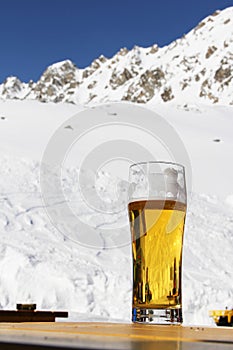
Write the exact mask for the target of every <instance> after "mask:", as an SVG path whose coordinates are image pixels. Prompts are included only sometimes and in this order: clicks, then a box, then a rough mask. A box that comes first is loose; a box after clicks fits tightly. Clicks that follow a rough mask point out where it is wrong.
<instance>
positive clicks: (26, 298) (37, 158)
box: [0, 101, 233, 325]
mask: <svg viewBox="0 0 233 350" xmlns="http://www.w3.org/2000/svg"><path fill="white" fill-rule="evenodd" d="M126 105H127V104H125V105H124V106H125V108H128V110H127V111H128V113H129V112H130V109H131V105H130V106H128V105H127V106H128V107H127V106H126ZM114 108H116V110H117V107H116V106H114V105H112V107H111V111H112V113H113V114H114ZM148 108H150V109H153V110H156V111H157V112H159V113H160V115H162V116H163V117H164V118H165V119H166V120H167V121H168V122H169V123H171V125H173V127H174V128H175V130H176V131H177V132H178V133H179V135H180V137H181V139H182V140H183V142H184V145H185V147H186V148H187V150H188V154H189V157H190V159H191V163H192V171H193V188H192V193H189V206H188V215H187V223H186V230H185V241H184V261H183V307H184V322H185V324H196V325H212V324H213V321H212V320H211V319H210V318H209V316H208V311H209V310H210V309H213V308H225V306H226V305H228V306H229V307H231V306H232V297H233V287H232V283H231V282H232V277H233V276H232V264H233V256H232V254H231V252H232V249H233V199H232V198H233V189H232V162H231V161H230V159H231V158H230V155H231V150H232V146H233V145H232V143H233V140H232V138H231V132H232V130H233V125H232V118H231V115H232V107H227V106H208V105H201V104H198V105H188V106H186V107H185V108H183V106H182V105H180V104H179V105H175V104H173V105H172V104H169V105H164V104H161V105H154V106H153V104H150V105H148ZM84 110H86V111H88V110H89V109H87V108H84V107H82V106H77V105H76V106H75V105H68V104H42V103H39V102H37V101H5V102H3V101H2V102H0V111H1V115H2V116H4V117H5V119H1V120H0V145H1V151H0V152H1V158H0V169H1V179H0V203H1V206H0V234H1V247H0V306H1V308H4V309H11V308H15V304H16V303H18V302H24V303H27V302H35V303H37V307H38V308H39V309H56V310H58V309H60V310H68V311H69V312H70V318H69V320H73V321H78V320H105V321H106V320H108V321H109V320H110V321H118V322H119V321H122V322H129V321H130V312H131V282H132V280H131V268H132V266H131V251H130V244H129V240H130V233H129V227H128V226H127V225H128V224H127V223H128V218H127V213H126V212H125V213H124V214H122V213H121V216H119V215H118V214H113V216H112V218H111V220H112V221H113V222H114V220H116V221H117V220H118V219H119V218H120V220H122V224H123V226H124V225H126V226H124V227H123V231H122V232H124V234H125V235H126V236H125V238H124V240H123V243H124V244H122V245H120V246H119V247H115V248H114V247H113V248H111V249H105V248H106V246H104V244H103V242H104V239H106V237H104V236H101V235H99V228H100V227H103V226H104V225H105V224H106V223H107V222H108V220H109V218H108V216H107V214H103V213H101V212H99V211H96V210H95V209H93V208H90V207H88V208H87V207H86V206H85V203H83V201H82V198H81V196H80V195H79V192H78V187H77V176H78V169H77V168H76V167H72V166H71V164H72V163H69V167H68V168H64V169H63V175H62V178H63V188H64V193H65V196H66V199H67V200H68V202H69V204H70V205H71V208H72V210H74V211H75V212H76V214H77V213H79V215H80V217H81V218H82V220H84V223H86V222H88V221H89V222H90V221H91V222H92V224H93V229H94V230H96V235H97V236H96V237H97V238H98V239H99V241H98V240H97V241H96V242H97V243H98V244H96V246H95V247H92V248H91V247H88V246H87V245H86V246H85V244H82V241H81V244H80V243H79V242H77V241H75V240H74V239H73V238H72V237H71V238H72V239H70V237H69V236H68V237H67V236H66V235H65V234H63V233H62V232H61V231H59V230H57V229H56V227H55V226H54V225H53V223H52V222H51V221H50V219H49V218H48V216H47V214H46V211H45V208H44V206H43V205H44V204H43V202H42V200H41V193H40V191H41V189H40V182H39V172H40V162H41V159H42V156H43V153H44V150H45V149H46V146H47V143H48V141H49V140H50V138H51V136H52V135H53V134H54V132H55V131H56V130H57V129H58V128H59V127H61V125H63V124H64V123H66V121H67V122H68V121H69V122H70V118H71V116H73V115H74V114H76V113H77V112H80V111H84ZM91 110H92V113H93V108H91V109H90V111H91ZM79 115H80V116H81V114H79ZM64 125H66V124H64ZM71 127H72V125H71ZM67 132H72V130H71V129H69V130H67ZM217 137H219V138H220V139H221V140H222V142H214V141H213V139H214V138H217ZM103 140H104V139H102V142H103ZM71 161H72V159H71V160H70V162H71ZM67 164H68V163H67ZM84 175H85V176H84V181H85V183H84V185H85V188H86V189H88V191H89V190H90V186H89V184H90V183H91V181H92V180H93V179H92V176H93V174H92V172H91V171H88V169H87V170H86V172H85V171H84ZM99 176H100V177H99V178H98V179H97V182H96V183H97V187H98V190H99V193H100V195H101V196H102V197H101V198H102V199H104V200H105V199H107V201H106V202H105V203H106V206H107V207H108V206H109V205H110V206H111V203H114V196H115V192H114V191H115V186H116V183H115V182H114V179H112V178H111V177H109V175H108V174H107V173H106V172H104V171H103V172H102V173H100V175H99ZM117 190H118V191H120V193H122V195H123V193H124V192H123V191H124V190H125V187H124V185H123V184H122V187H121V188H120V189H119V188H118V189H117ZM88 193H89V192H88ZM91 198H92V197H91ZM112 200H113V202H112ZM51 203H52V209H53V210H55V211H58V213H60V212H61V210H62V208H63V207H62V203H61V202H60V198H59V197H56V195H55V197H54V198H52V200H51ZM122 215H123V216H122ZM84 236H85V235H84ZM84 236H83V235H81V236H80V237H79V238H80V239H81V240H82V239H83V237H84ZM76 238H77V237H76ZM97 238H96V239H97ZM109 239H110V238H109ZM107 242H110V241H107ZM105 243H106V242H105ZM101 245H102V248H101Z"/></svg>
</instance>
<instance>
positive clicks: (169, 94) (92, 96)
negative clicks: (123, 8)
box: [0, 7, 233, 104]
mask: <svg viewBox="0 0 233 350" xmlns="http://www.w3.org/2000/svg"><path fill="white" fill-rule="evenodd" d="M232 67H233V7H230V8H227V9H225V10H223V11H216V12H215V13H213V14H212V15H210V16H208V17H206V18H204V19H203V20H202V21H201V22H200V23H198V24H197V26H196V27H195V28H194V29H193V30H191V31H190V32H189V33H187V34H185V35H183V37H181V38H179V39H177V40H175V41H174V42H172V43H171V44H170V45H167V46H165V47H162V48H159V47H158V45H156V44H154V45H152V46H151V47H148V48H142V47H139V46H134V47H133V48H132V49H131V50H128V49H127V48H122V49H120V50H119V51H118V52H117V53H116V54H115V55H114V56H113V57H111V58H106V57H104V56H103V55H101V56H100V57H98V58H97V59H95V60H94V61H93V62H92V63H91V64H90V66H88V67H86V68H85V69H78V68H77V67H76V65H75V64H74V63H73V62H71V61H70V60H65V61H62V62H59V63H55V64H53V65H51V66H49V67H48V68H47V69H46V70H45V72H44V73H43V74H42V76H41V77H40V79H39V80H38V81H37V82H36V83H33V82H30V83H29V84H25V83H22V82H20V80H19V79H18V78H16V77H10V78H8V79H6V81H4V82H3V83H2V84H1V86H0V97H1V98H20V99H24V98H31V99H38V100H39V101H42V102H48V101H52V102H71V103H84V104H88V103H99V102H105V101H119V100H127V101H132V102H136V103H147V102H149V101H153V102H155V103H159V102H162V103H168V102H169V101H177V103H185V104H186V103H187V102H189V101H192V102H194V101H201V102H205V103H221V104H233V97H232V89H233V80H232V79H233V68H232Z"/></svg>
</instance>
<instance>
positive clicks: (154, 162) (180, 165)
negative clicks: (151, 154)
mask: <svg viewBox="0 0 233 350" xmlns="http://www.w3.org/2000/svg"><path fill="white" fill-rule="evenodd" d="M144 164H145V165H146V164H170V165H175V166H178V167H181V168H182V169H183V171H185V166H184V165H182V164H180V163H175V162H169V161H165V160H149V161H144V162H138V163H134V164H131V165H130V167H129V169H130V168H132V167H134V166H137V165H139V166H140V165H144Z"/></svg>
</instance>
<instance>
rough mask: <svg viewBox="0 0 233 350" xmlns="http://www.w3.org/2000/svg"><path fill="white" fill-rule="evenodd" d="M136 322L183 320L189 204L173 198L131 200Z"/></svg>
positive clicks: (130, 216) (134, 312) (129, 209)
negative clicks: (186, 220) (184, 242)
mask: <svg viewBox="0 0 233 350" xmlns="http://www.w3.org/2000/svg"><path fill="white" fill-rule="evenodd" d="M128 211H129V220H130V228H131V234H132V254H133V306H132V310H133V318H132V319H133V321H136V322H154V323H176V324H179V323H182V295H181V267H182V246H183V235H184V225H185V215H186V204H185V203H182V202H180V201H178V200H174V199H171V200H170V199H167V198H165V199H164V200H163V199H162V200H161V199H159V200H158V199H150V198H149V199H147V200H135V201H132V202H130V203H129V205H128Z"/></svg>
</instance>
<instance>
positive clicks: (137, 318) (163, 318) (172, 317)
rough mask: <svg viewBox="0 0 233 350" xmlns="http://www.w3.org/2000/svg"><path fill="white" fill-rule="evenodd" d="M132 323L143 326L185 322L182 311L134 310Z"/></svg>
mask: <svg viewBox="0 0 233 350" xmlns="http://www.w3.org/2000/svg"><path fill="white" fill-rule="evenodd" d="M132 321H133V322H136V323H142V324H168V325H169V324H170V325H171V324H173V325H180V324H182V322H183V318H182V309H181V308H179V309H175V308H174V309H171V308H170V309H143V308H136V307H135V308H133V310H132Z"/></svg>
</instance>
